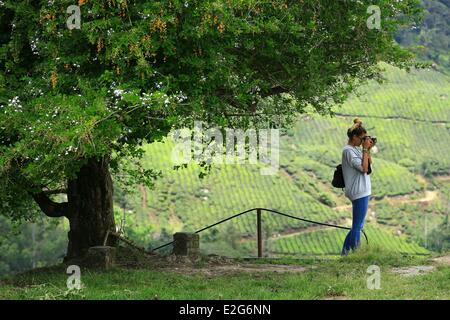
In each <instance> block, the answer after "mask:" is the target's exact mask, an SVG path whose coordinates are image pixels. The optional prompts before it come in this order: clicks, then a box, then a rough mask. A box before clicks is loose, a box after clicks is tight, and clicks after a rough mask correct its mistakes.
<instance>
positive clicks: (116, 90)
mask: <svg viewBox="0 0 450 320" xmlns="http://www.w3.org/2000/svg"><path fill="white" fill-rule="evenodd" d="M122 94H123V90H121V89H115V90H114V95H115V96H116V97H120V96H122Z"/></svg>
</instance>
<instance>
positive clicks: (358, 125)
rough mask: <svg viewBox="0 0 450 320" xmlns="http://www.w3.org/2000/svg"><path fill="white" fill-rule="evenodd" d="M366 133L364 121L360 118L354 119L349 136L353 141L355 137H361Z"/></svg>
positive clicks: (348, 132)
mask: <svg viewBox="0 0 450 320" xmlns="http://www.w3.org/2000/svg"><path fill="white" fill-rule="evenodd" d="M362 133H366V129H364V127H363V126H362V120H361V119H360V118H355V119H353V125H352V126H351V127H350V128H348V130H347V136H348V137H349V138H350V139H351V138H352V136H354V135H360V134H362Z"/></svg>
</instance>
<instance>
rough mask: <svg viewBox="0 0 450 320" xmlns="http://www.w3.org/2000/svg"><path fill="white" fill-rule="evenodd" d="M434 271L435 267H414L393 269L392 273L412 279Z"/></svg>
mask: <svg viewBox="0 0 450 320" xmlns="http://www.w3.org/2000/svg"><path fill="white" fill-rule="evenodd" d="M433 270H434V266H412V267H404V268H393V269H392V272H394V273H398V274H400V275H401V276H405V277H412V276H420V275H424V274H427V273H429V272H431V271H433Z"/></svg>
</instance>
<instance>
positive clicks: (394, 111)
mask: <svg viewBox="0 0 450 320" xmlns="http://www.w3.org/2000/svg"><path fill="white" fill-rule="evenodd" d="M385 68H386V72H385V77H386V82H385V83H384V84H378V83H375V82H374V83H369V84H368V85H366V86H364V87H363V88H361V90H360V93H361V94H362V96H360V97H357V96H355V97H353V98H352V99H350V100H349V101H348V102H347V103H346V104H345V105H344V106H342V107H336V108H335V110H334V111H335V113H336V116H335V117H333V118H330V117H328V118H324V117H321V116H319V115H316V114H313V113H312V112H310V113H308V114H306V115H303V116H302V117H300V118H299V120H298V122H297V123H296V124H295V126H294V127H293V128H291V129H289V130H287V132H286V133H285V134H284V135H283V136H282V137H281V142H280V170H279V172H278V174H277V175H273V176H263V175H261V174H260V172H259V169H260V166H259V165H249V164H246V165H232V164H229V165H218V166H216V167H214V168H213V169H212V171H211V173H210V174H209V175H208V176H206V177H205V178H203V179H199V178H198V175H199V173H200V169H201V168H200V166H199V165H197V164H196V163H194V162H191V164H189V166H188V167H187V168H185V169H179V170H177V171H174V170H172V166H173V163H172V161H171V151H172V148H173V145H174V144H173V142H172V141H171V140H166V141H165V142H164V143H163V142H159V143H153V144H152V145H147V146H146V147H145V149H146V152H147V154H146V157H145V159H144V162H143V164H144V166H145V168H148V169H150V168H155V169H158V170H161V171H162V172H163V177H162V178H160V179H159V180H158V181H156V184H155V188H154V190H145V191H144V189H143V188H141V189H139V190H138V192H136V193H135V194H134V195H130V194H128V195H127V196H126V197H124V195H123V194H121V192H120V190H119V191H117V192H116V193H117V194H118V197H120V198H122V199H124V198H126V201H125V203H123V205H124V206H125V207H126V208H128V209H130V208H132V210H131V212H129V214H128V215H129V216H130V217H129V218H128V219H129V220H128V221H129V223H131V224H134V225H135V227H134V228H133V227H131V229H135V230H136V229H138V228H139V227H140V228H144V227H143V226H144V225H145V226H146V227H145V228H144V229H145V230H147V231H148V232H149V234H147V235H145V232H141V233H140V234H139V235H137V234H136V237H135V240H137V241H140V242H141V243H142V244H144V245H146V246H149V247H156V246H157V245H159V244H161V243H163V242H164V241H167V240H169V241H170V240H171V238H170V236H171V234H172V233H174V232H177V231H180V230H185V231H195V230H198V229H200V228H202V227H204V226H206V225H209V224H212V223H214V222H216V221H218V220H220V219H223V218H226V217H228V216H231V215H233V214H236V213H238V212H241V211H244V210H247V209H250V208H254V207H265V208H270V209H276V210H279V211H281V212H285V213H289V214H292V215H295V216H298V217H302V218H306V219H311V220H315V221H320V222H327V223H337V224H342V223H347V224H348V223H349V221H348V220H349V219H350V218H351V209H350V208H347V209H346V210H337V209H338V208H337V207H339V206H343V205H347V206H348V205H350V204H351V203H350V201H349V200H348V199H346V198H345V197H344V196H343V192H342V190H340V189H334V188H332V187H331V185H330V179H331V177H332V174H333V171H334V166H335V165H336V164H338V163H339V162H340V157H341V149H342V147H343V146H344V145H345V144H346V135H345V132H346V129H347V127H348V126H349V125H350V124H351V121H352V119H353V118H354V117H355V116H360V117H362V119H363V121H364V125H365V126H366V128H368V130H369V134H371V135H376V136H377V137H378V141H379V143H378V148H379V153H377V154H375V155H374V156H373V158H374V174H373V175H372V201H371V203H370V210H372V211H377V212H378V213H379V215H380V216H381V221H380V223H379V224H376V225H375V224H374V225H371V226H370V228H371V230H372V233H373V235H372V237H375V238H377V239H382V238H385V239H386V241H385V242H381V245H386V248H389V249H393V250H397V251H401V252H409V253H424V252H426V250H425V249H423V248H421V247H419V245H418V244H417V243H415V244H413V243H406V242H405V241H406V239H407V238H410V239H409V240H411V241H417V242H419V243H420V244H421V245H424V244H425V239H424V237H423V236H421V232H422V229H423V223H424V220H423V219H421V216H422V217H423V215H425V214H426V215H427V217H429V220H428V221H427V223H428V225H427V228H428V230H431V229H433V227H435V226H437V225H438V224H439V223H441V222H442V220H443V219H444V216H445V214H446V213H447V205H446V201H448V193H447V194H446V193H445V192H444V191H445V190H444V189H442V188H441V186H440V185H436V183H434V184H433V181H434V180H433V177H434V176H437V175H445V174H448V172H449V168H450V144H449V143H448V141H449V139H450V134H449V129H450V124H449V123H450V121H449V120H450V107H449V97H448V92H450V90H449V89H450V82H449V77H447V76H445V75H442V74H440V73H437V72H434V71H429V70H415V71H412V72H411V73H410V74H408V73H406V72H403V71H400V70H398V69H394V68H393V67H390V66H388V65H386V66H385ZM425 189H436V194H437V197H436V199H433V201H430V202H424V203H421V202H417V203H414V202H411V203H409V204H408V205H409V206H402V204H401V203H396V204H395V205H390V204H389V202H387V200H386V199H389V198H396V197H399V196H400V195H405V196H406V197H410V199H415V198H420V197H422V196H423V195H424V191H425ZM144 193H145V194H144ZM446 199H447V200H446ZM413 201H414V200H413ZM389 210H390V211H393V210H394V211H396V219H393V220H392V219H391V220H389V219H388V218H387V216H386V212H388V211H389ZM118 211H120V209H118ZM398 217H402V220H401V221H400V220H399V219H398ZM264 227H265V231H266V234H267V237H268V238H269V239H270V238H271V236H273V235H275V234H280V233H281V234H283V233H284V232H287V231H289V232H290V233H292V232H293V231H296V232H304V231H308V228H310V227H311V225H310V224H307V223H304V222H301V221H297V220H293V219H289V218H285V217H279V216H274V215H268V216H266V217H265V220H264ZM129 229H130V227H129ZM398 230H400V231H398ZM255 232H256V222H255V215H252V214H249V215H246V216H244V217H240V218H238V219H236V220H232V221H229V222H227V223H226V224H224V225H221V226H218V227H217V228H215V230H211V231H210V230H208V231H206V232H205V233H202V236H201V238H202V246H203V248H205V250H206V251H207V252H209V253H217V252H220V253H227V252H228V253H229V254H231V255H242V254H244V255H245V254H249V253H250V254H251V252H252V250H250V251H248V247H247V248H246V247H245V246H240V245H236V242H238V240H239V239H240V238H241V237H250V236H254V235H255ZM394 232H401V233H402V236H401V237H396V236H394ZM308 234H310V235H311V237H310V238H308V241H306V242H304V243H303V246H299V245H298V246H296V245H295V243H297V242H292V241H291V240H289V241H288V243H289V248H290V249H288V250H282V249H283V248H284V249H287V247H286V245H284V243H285V241H287V240H283V237H282V238H276V239H274V240H273V241H272V240H269V243H270V242H273V245H275V247H276V249H277V250H276V251H277V252H278V253H282V252H281V251H283V253H289V252H291V251H292V252H296V253H300V254H301V253H305V254H321V253H324V252H326V253H338V252H339V250H337V248H338V247H340V246H341V245H342V241H343V238H342V237H343V236H345V233H342V232H341V231H339V234H340V236H339V237H338V236H337V235H335V234H334V233H330V232H328V231H326V232H325V231H322V230H314V231H311V232H310V233H308ZM322 236H323V237H324V239H327V240H326V241H328V242H329V243H330V247H329V249H330V250H328V251H327V250H324V249H323V248H322V247H321V244H320V239H321V238H322ZM299 237H300V239H301V237H302V234H299ZM295 239H297V238H295ZM421 241H422V242H423V243H421ZM253 252H254V250H253Z"/></svg>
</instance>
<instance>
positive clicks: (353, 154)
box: [341, 118, 374, 256]
mask: <svg viewBox="0 0 450 320" xmlns="http://www.w3.org/2000/svg"><path fill="white" fill-rule="evenodd" d="M347 136H348V143H347V145H346V146H345V147H344V148H343V150H342V173H343V176H344V182H345V196H346V197H347V198H349V199H350V200H351V201H352V213H353V220H352V228H351V229H350V231H349V232H348V234H347V237H346V238H345V241H344V246H343V248H342V252H341V255H343V256H344V255H347V254H348V253H349V251H350V250H355V249H357V248H358V247H359V244H360V238H361V230H362V228H363V227H364V219H365V217H366V213H367V208H368V206H369V196H370V195H371V193H372V190H371V183H370V176H369V175H368V174H367V172H368V171H369V163H372V159H371V157H370V149H371V148H372V146H373V145H374V143H373V141H372V139H371V138H370V137H368V136H367V131H366V129H364V127H363V126H362V122H361V120H360V119H359V118H356V119H355V120H353V126H352V127H351V128H349V129H348V131H347ZM359 146H362V150H360V149H359V148H358V147H359Z"/></svg>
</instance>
